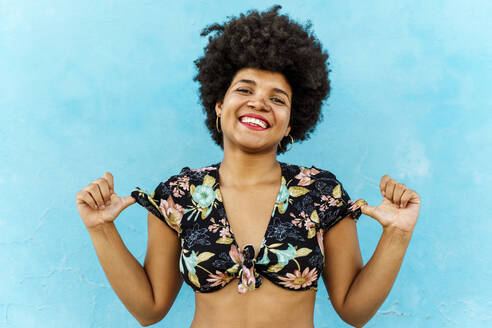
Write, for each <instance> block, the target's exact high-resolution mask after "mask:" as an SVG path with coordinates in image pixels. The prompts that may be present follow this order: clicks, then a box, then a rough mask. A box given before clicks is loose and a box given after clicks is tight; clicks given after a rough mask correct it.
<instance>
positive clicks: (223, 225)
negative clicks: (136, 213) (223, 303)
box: [131, 162, 361, 293]
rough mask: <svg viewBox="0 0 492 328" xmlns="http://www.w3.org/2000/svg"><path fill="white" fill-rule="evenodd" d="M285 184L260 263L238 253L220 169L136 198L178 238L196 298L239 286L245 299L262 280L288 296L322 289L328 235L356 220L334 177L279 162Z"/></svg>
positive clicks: (181, 177)
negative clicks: (347, 219)
mask: <svg viewBox="0 0 492 328" xmlns="http://www.w3.org/2000/svg"><path fill="white" fill-rule="evenodd" d="M279 163H280V166H281V168H282V184H281V186H280V190H279V192H278V195H277V199H276V201H275V204H274V206H273V211H272V216H271V218H270V222H269V224H268V227H267V229H266V232H265V235H264V237H263V241H262V243H261V248H260V250H259V252H258V256H257V258H254V254H255V251H254V248H253V245H246V246H244V248H243V249H242V250H241V249H239V245H238V244H237V242H236V240H235V239H234V234H233V232H232V231H231V227H230V225H229V222H228V220H227V216H226V212H225V208H224V205H223V204H222V197H221V193H220V186H219V177H218V174H219V173H218V172H219V171H218V169H219V167H220V163H217V164H213V165H210V166H207V167H204V168H201V169H195V170H194V169H190V168H189V167H184V168H183V169H182V170H181V173H179V174H177V175H173V176H171V177H170V178H169V179H167V180H166V181H164V182H161V183H160V184H159V185H158V186H157V187H156V189H155V191H154V192H153V193H152V194H150V193H148V192H146V191H144V190H142V189H140V188H139V187H136V189H135V190H133V191H132V193H131V195H132V197H133V198H135V199H136V201H137V202H138V203H139V204H140V205H142V206H143V207H145V208H146V209H147V210H149V211H150V212H151V213H152V214H154V215H155V216H157V217H158V218H159V219H161V220H162V221H163V222H165V223H166V224H167V225H168V226H169V227H171V228H172V229H173V230H174V231H176V233H177V234H178V236H179V239H180V242H181V255H180V261H179V269H180V271H181V274H182V276H183V279H184V281H185V282H186V283H187V284H188V285H190V286H191V287H192V288H193V290H194V291H195V292H202V293H204V292H213V291H216V290H218V289H220V288H222V287H224V286H225V285H227V284H228V283H229V282H231V280H233V279H234V278H236V277H237V278H239V279H238V291H239V292H240V293H244V292H246V291H248V290H253V289H255V288H258V287H259V286H260V285H261V282H262V277H265V278H266V279H268V280H270V281H272V282H273V283H274V284H276V285H278V286H281V287H283V288H286V289H289V290H299V291H300V290H309V289H311V290H317V282H318V278H319V276H320V274H321V272H322V270H323V263H324V254H323V232H324V231H326V230H328V229H330V228H331V227H333V226H334V225H335V224H336V223H338V222H339V221H340V220H342V219H343V218H345V217H346V216H351V217H352V218H353V219H355V220H357V219H358V218H359V216H360V215H361V210H360V204H361V202H359V201H356V202H353V201H352V200H351V199H350V197H349V195H348V194H347V192H346V191H345V190H344V188H343V187H342V185H341V183H340V182H339V181H338V180H337V179H336V177H335V175H333V174H332V173H331V172H329V171H327V170H322V169H319V168H316V167H314V166H312V167H311V168H306V167H303V166H297V165H293V164H287V163H283V162H279Z"/></svg>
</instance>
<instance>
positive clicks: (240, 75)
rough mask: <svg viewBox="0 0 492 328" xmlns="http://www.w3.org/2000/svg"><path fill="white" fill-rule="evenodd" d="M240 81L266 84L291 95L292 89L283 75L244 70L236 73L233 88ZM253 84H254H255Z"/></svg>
mask: <svg viewBox="0 0 492 328" xmlns="http://www.w3.org/2000/svg"><path fill="white" fill-rule="evenodd" d="M240 81H243V82H245V81H251V82H253V83H254V84H265V85H268V86H271V87H272V88H280V89H283V90H285V91H287V92H289V93H291V87H290V85H289V83H288V82H287V79H286V78H285V76H284V75H283V74H282V73H279V72H273V71H267V70H261V69H257V68H249V67H248V68H243V69H240V70H239V71H237V72H236V75H234V78H233V79H232V82H231V86H232V85H234V84H236V83H238V82H240ZM253 83H252V84H253Z"/></svg>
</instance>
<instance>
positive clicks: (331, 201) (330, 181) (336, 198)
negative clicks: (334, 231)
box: [313, 166, 363, 231]
mask: <svg viewBox="0 0 492 328" xmlns="http://www.w3.org/2000/svg"><path fill="white" fill-rule="evenodd" d="M313 168H314V169H315V170H317V171H319V173H318V174H316V175H314V176H313V178H314V179H315V182H314V189H315V199H316V203H317V204H318V205H319V212H318V215H319V217H320V225H321V227H322V228H323V229H324V230H325V231H326V230H328V229H330V228H332V227H333V226H334V225H335V224H337V223H338V222H340V221H341V220H342V219H344V218H345V217H347V216H350V217H351V218H352V219H354V220H355V221H356V222H357V220H358V219H359V217H360V215H361V214H362V212H361V209H360V206H361V204H362V203H363V202H361V199H359V200H357V201H355V202H354V201H352V199H351V198H350V196H349V194H348V192H347V191H346V190H345V188H344V187H343V185H342V183H341V182H340V181H338V180H337V178H336V176H335V175H334V174H333V173H331V172H330V171H327V170H322V169H318V168H316V167H314V166H313Z"/></svg>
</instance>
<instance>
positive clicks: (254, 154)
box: [77, 6, 420, 328]
mask: <svg viewBox="0 0 492 328" xmlns="http://www.w3.org/2000/svg"><path fill="white" fill-rule="evenodd" d="M279 9H280V6H275V7H273V8H272V9H270V10H268V11H266V12H264V13H258V12H257V11H255V10H252V11H249V12H248V13H247V15H244V14H241V15H240V17H239V18H231V19H230V20H229V21H228V22H226V23H224V24H223V25H220V24H212V25H210V26H209V27H207V28H205V29H204V31H203V33H202V35H203V36H206V35H208V34H209V33H211V32H217V34H216V35H215V36H212V37H210V38H209V43H208V45H207V46H206V47H205V54H204V56H203V57H202V58H200V59H199V60H197V61H196V66H197V68H198V73H197V75H196V77H195V80H196V81H198V82H199V83H200V96H201V100H202V103H203V107H204V111H205V113H206V115H207V118H206V121H205V123H206V125H207V127H208V128H209V130H210V133H211V135H212V139H213V140H214V141H215V142H216V143H217V144H218V145H220V146H221V147H222V149H223V150H224V157H223V159H222V161H220V162H218V163H215V161H214V163H213V164H210V165H208V166H205V167H202V168H198V169H191V168H189V167H187V166H185V167H183V169H182V170H181V172H179V173H178V174H175V175H173V176H171V177H169V178H168V179H166V180H165V181H163V182H161V183H159V185H158V186H157V187H156V188H155V190H154V192H152V193H149V192H146V191H144V190H142V189H141V188H139V187H137V188H136V189H135V190H134V191H133V192H132V193H131V196H126V197H121V198H120V197H118V196H117V195H116V193H115V192H114V179H113V176H112V175H111V173H109V172H106V173H105V174H104V175H103V177H102V178H101V179H97V180H96V181H93V182H92V183H91V184H90V185H89V186H87V187H86V188H84V189H83V190H81V191H79V192H78V193H77V204H78V209H79V213H80V215H81V217H82V219H83V221H84V223H85V225H86V227H87V229H88V231H89V233H90V235H91V238H92V241H93V244H94V247H95V249H96V252H97V254H98V257H99V260H100V262H101V265H102V267H103V269H104V272H105V273H106V276H107V278H108V280H109V282H110V283H111V286H112V287H113V289H114V290H115V292H116V294H117V295H118V297H119V298H120V299H121V301H122V302H123V304H124V305H125V306H126V307H127V309H128V310H129V311H130V312H131V313H132V314H133V315H134V316H135V318H136V319H137V320H138V321H139V322H140V323H141V324H142V325H150V324H153V323H155V322H157V321H159V320H161V319H162V318H163V317H164V316H165V315H166V313H167V312H168V311H169V309H170V308H171V306H172V305H173V303H174V300H175V298H176V296H177V295H178V292H179V290H180V288H181V285H182V282H183V281H184V282H185V283H186V284H187V285H189V286H190V287H191V288H192V289H193V290H194V291H195V304H196V311H195V314H194V317H193V322H192V327H194V328H202V327H216V328H222V327H237V326H239V327H296V328H308V327H309V328H312V327H313V312H314V303H315V299H316V291H317V289H318V280H319V278H320V277H322V278H323V280H324V283H325V287H326V289H327V291H328V293H329V295H330V301H331V302H332V304H333V307H334V309H335V310H336V311H337V313H338V314H339V315H340V317H341V318H342V319H343V320H344V321H346V322H347V323H349V324H351V325H354V326H358V327H360V326H362V325H364V324H365V323H366V322H367V321H368V320H370V318H371V317H372V316H373V315H374V314H375V312H376V311H377V309H378V308H379V306H380V305H381V304H382V302H383V301H384V299H385V298H386V296H387V294H388V292H389V290H390V289H391V286H392V285H393V282H394V280H395V278H396V274H397V272H398V269H399V267H400V265H401V261H402V259H403V254H404V253H405V250H406V247H407V245H408V242H409V240H410V236H411V233H412V231H413V227H414V225H415V222H416V219H417V217H418V211H419V208H420V199H419V196H418V195H417V194H416V193H415V192H414V191H412V190H410V189H408V188H406V187H405V186H404V185H402V184H399V183H397V182H396V181H394V180H393V179H391V178H390V177H389V176H387V175H385V176H383V178H382V179H381V184H380V189H381V194H382V195H383V196H384V198H383V201H382V203H381V204H380V205H379V206H377V207H372V206H369V205H367V203H366V202H365V201H364V200H362V199H359V200H357V201H353V200H352V199H351V198H350V197H349V195H348V193H347V191H346V190H345V189H344V187H343V186H342V183H341V182H340V181H338V180H337V178H336V176H335V175H334V174H333V173H331V172H330V171H328V170H325V169H321V168H318V167H315V166H310V167H305V166H303V165H296V164H289V163H284V162H279V161H278V160H277V155H278V154H280V153H283V152H285V151H286V147H285V146H286V145H287V144H288V143H289V142H290V144H291V145H292V146H293V144H294V140H305V139H308V137H309V135H310V133H311V132H312V131H313V130H314V128H315V126H316V125H317V123H318V122H319V120H320V118H321V105H322V102H323V100H324V99H325V98H326V97H327V96H328V93H329V90H330V83H329V80H328V69H327V62H326V60H327V58H328V55H327V54H326V52H325V51H324V50H322V47H321V45H320V43H319V41H318V40H317V39H316V38H315V37H314V36H313V34H312V33H311V32H310V25H309V24H308V25H306V26H302V25H299V24H298V23H296V22H293V21H292V20H291V19H290V18H289V17H288V16H285V15H279V14H278V10H279ZM219 121H220V124H219ZM292 146H291V147H290V148H292ZM135 202H138V204H140V205H141V206H143V207H144V208H145V209H147V210H148V212H149V213H148V233H149V238H148V247H147V254H146V257H145V263H144V265H143V266H142V265H141V264H140V263H139V262H138V261H137V260H136V259H135V258H134V257H133V256H132V255H131V254H130V253H129V251H128V249H127V248H126V247H125V245H124V244H123V241H122V240H121V237H120V235H119V234H118V232H117V230H116V227H115V225H114V223H113V221H114V220H115V219H116V217H117V216H118V215H119V213H120V212H121V211H122V210H124V209H125V208H126V207H128V206H129V205H131V204H133V203H135ZM362 213H364V214H367V215H369V216H371V217H373V218H374V219H376V220H377V221H378V222H380V223H381V224H382V226H383V231H384V232H383V235H382V237H381V240H380V243H379V244H378V247H377V249H376V251H375V253H374V256H373V257H372V258H371V261H370V262H368V263H367V264H366V265H365V266H363V263H362V257H361V253H360V248H359V243H358V238H357V229H356V221H357V220H358V219H359V217H360V215H361V214H362ZM235 280H237V284H233V283H231V282H232V281H235ZM225 309H226V310H227V311H224V310H225Z"/></svg>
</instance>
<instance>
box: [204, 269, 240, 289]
mask: <svg viewBox="0 0 492 328" xmlns="http://www.w3.org/2000/svg"><path fill="white" fill-rule="evenodd" d="M208 277H209V278H208V279H207V281H208V282H211V283H212V284H210V287H215V286H218V285H221V286H225V285H227V283H228V282H229V281H231V279H233V278H234V276H229V275H227V274H225V272H220V271H219V270H215V274H212V273H210V274H209V275H208Z"/></svg>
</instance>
